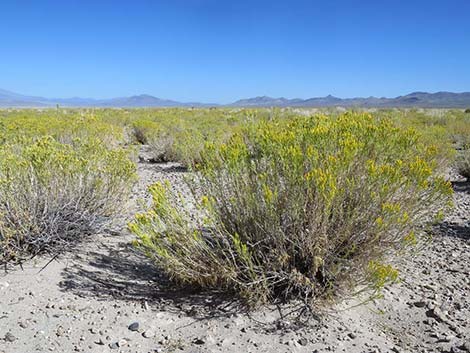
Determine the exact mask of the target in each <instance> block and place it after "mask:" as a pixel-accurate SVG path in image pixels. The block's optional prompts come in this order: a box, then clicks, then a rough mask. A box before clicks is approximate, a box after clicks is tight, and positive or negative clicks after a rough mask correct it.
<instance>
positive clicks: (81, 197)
mask: <svg viewBox="0 0 470 353" xmlns="http://www.w3.org/2000/svg"><path fill="white" fill-rule="evenodd" d="M134 172H135V166H134V164H133V163H132V162H131V161H130V159H129V153H128V152H127V151H125V150H122V149H114V150H111V149H109V148H108V147H107V146H105V145H104V143H103V142H101V141H99V140H97V139H85V140H81V139H74V140H73V142H72V143H71V144H63V143H60V142H58V141H56V140H54V139H53V138H51V137H47V136H46V137H41V138H38V139H31V140H29V141H26V140H23V143H22V144H19V143H15V144H6V145H3V146H1V147H0V263H5V262H9V261H12V262H21V261H23V260H24V259H26V258H27V257H29V256H31V255H35V254H37V253H39V252H41V251H44V250H49V249H51V248H53V247H61V246H64V245H67V244H69V243H70V242H73V241H75V240H77V239H79V238H80V237H82V236H83V235H85V234H87V233H89V232H90V231H92V230H94V229H97V227H99V226H100V225H101V224H102V223H103V221H104V220H105V219H106V217H109V216H111V215H113V214H115V213H116V212H117V211H120V210H121V206H122V203H123V200H124V199H125V197H126V196H127V194H128V192H129V189H130V186H131V185H132V182H133V180H134V178H135V173H134Z"/></svg>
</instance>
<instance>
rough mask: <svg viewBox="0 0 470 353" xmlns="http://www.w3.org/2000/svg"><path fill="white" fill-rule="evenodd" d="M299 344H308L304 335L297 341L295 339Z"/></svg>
mask: <svg viewBox="0 0 470 353" xmlns="http://www.w3.org/2000/svg"><path fill="white" fill-rule="evenodd" d="M297 342H298V343H299V344H300V345H301V346H306V345H307V344H308V339H306V338H305V337H302V338H300V339H299V340H298V341H297Z"/></svg>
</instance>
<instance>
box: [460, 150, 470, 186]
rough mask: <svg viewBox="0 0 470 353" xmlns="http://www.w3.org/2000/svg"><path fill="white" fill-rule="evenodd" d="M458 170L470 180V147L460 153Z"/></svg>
mask: <svg viewBox="0 0 470 353" xmlns="http://www.w3.org/2000/svg"><path fill="white" fill-rule="evenodd" d="M457 170H458V171H459V173H460V175H462V176H464V177H466V178H467V179H469V180H470V146H469V147H468V149H464V150H462V151H460V153H459V155H458V156H457Z"/></svg>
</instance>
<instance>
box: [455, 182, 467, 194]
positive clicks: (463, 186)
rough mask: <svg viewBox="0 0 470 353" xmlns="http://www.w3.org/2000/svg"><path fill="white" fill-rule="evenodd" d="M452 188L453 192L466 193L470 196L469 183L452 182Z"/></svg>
mask: <svg viewBox="0 0 470 353" xmlns="http://www.w3.org/2000/svg"><path fill="white" fill-rule="evenodd" d="M452 188H453V189H454V191H455V192H461V193H467V194H470V181H469V180H465V181H453V182H452Z"/></svg>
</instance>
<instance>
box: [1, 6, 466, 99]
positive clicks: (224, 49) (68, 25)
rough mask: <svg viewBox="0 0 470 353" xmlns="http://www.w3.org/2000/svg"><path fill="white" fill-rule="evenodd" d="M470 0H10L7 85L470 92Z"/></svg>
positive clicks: (31, 89)
mask: <svg viewBox="0 0 470 353" xmlns="http://www.w3.org/2000/svg"><path fill="white" fill-rule="evenodd" d="M469 16H470V1H469V0H440V1H433V0H427V1H421V0H408V1H405V0H403V1H401V0H395V1H391V0H383V1H382V0H380V1H379V0H373V1H372V0H355V1H353V0H349V1H348V0H330V1H326V0H325V1H315V0H311V1H306V0H305V1H302V0H289V1H288V0H286V1H275V0H271V1H267V0H266V1H265V0H252V1H248V0H246V1H245V0H238V1H223V0H186V1H184V0H168V1H157V0H154V1H143V0H134V1H119V0H113V1H111V0H110V1H100V0H94V1H88V0H75V1H74V0H60V1H59V0H57V1H48V0H42V1H25V0H3V1H1V2H0V88H3V89H7V90H11V91H16V92H19V93H23V94H34V95H42V96H47V97H71V96H81V97H94V98H109V97H115V96H127V95H133V94H140V93H148V94H152V95H155V96H158V97H161V98H170V99H176V100H181V101H204V102H217V103H225V102H230V101H233V100H236V99H239V98H245V97H251V96H257V95H269V96H274V97H279V96H284V97H288V98H295V97H298V98H308V97H315V96H324V95H327V94H333V95H336V96H340V97H353V96H370V95H375V96H397V95H400V94H406V93H409V92H411V91H418V90H419V91H439V90H448V91H456V92H461V91H470V17H469Z"/></svg>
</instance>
